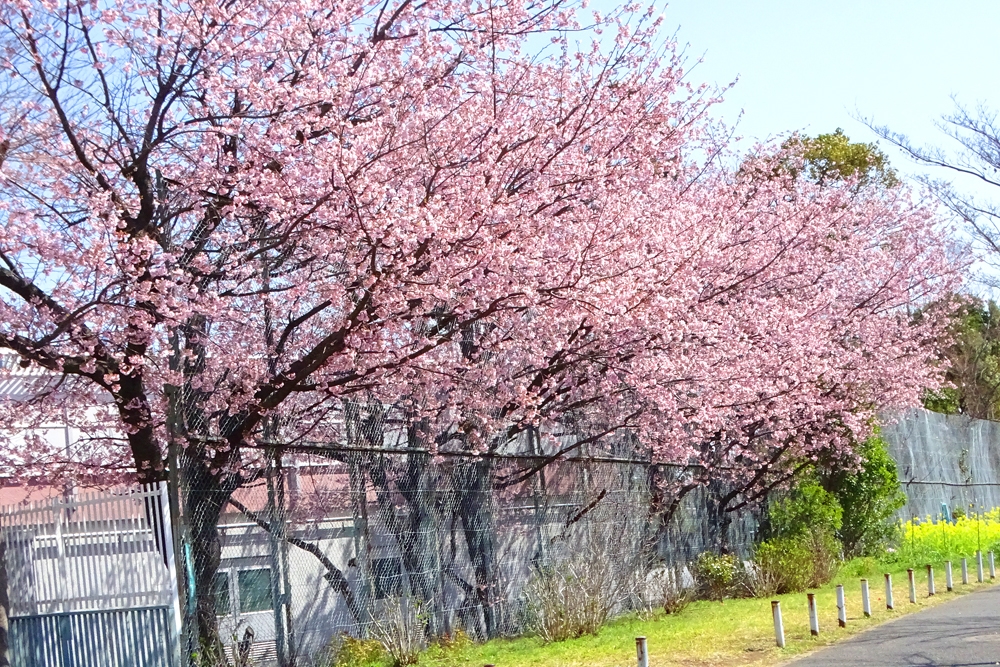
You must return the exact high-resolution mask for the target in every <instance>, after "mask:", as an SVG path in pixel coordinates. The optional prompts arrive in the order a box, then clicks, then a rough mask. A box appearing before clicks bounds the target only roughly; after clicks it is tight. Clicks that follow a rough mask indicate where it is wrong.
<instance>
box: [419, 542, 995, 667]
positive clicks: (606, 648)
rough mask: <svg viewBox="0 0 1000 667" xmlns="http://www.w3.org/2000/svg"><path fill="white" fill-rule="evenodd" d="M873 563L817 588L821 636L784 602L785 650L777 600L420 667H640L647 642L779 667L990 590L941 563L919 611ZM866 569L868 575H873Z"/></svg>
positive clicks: (442, 654) (510, 644)
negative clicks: (890, 589) (888, 602)
mask: <svg viewBox="0 0 1000 667" xmlns="http://www.w3.org/2000/svg"><path fill="white" fill-rule="evenodd" d="M873 566H874V567H876V568H877V567H878V566H876V565H875V564H874V563H871V562H868V563H858V562H853V563H849V564H847V565H846V566H845V567H844V568H842V570H841V574H840V575H839V576H838V577H837V578H835V579H834V580H833V581H832V582H831V583H830V584H829V585H827V586H824V587H823V588H820V589H816V590H814V591H811V592H814V593H816V600H817V605H818V608H819V614H820V635H819V637H811V636H810V634H809V622H808V616H807V611H806V595H805V593H793V594H788V595H779V596H776V597H775V599H777V600H781V608H782V613H783V616H784V624H785V639H786V647H785V648H784V649H779V648H777V647H776V646H775V642H774V626H773V625H772V621H771V603H770V599H739V600H726V601H725V602H723V603H719V602H708V601H699V602H694V603H692V604H691V605H689V606H688V607H687V608H686V609H684V610H683V611H682V612H681V613H679V614H672V615H661V616H658V617H655V618H652V619H648V620H642V619H639V618H634V617H627V618H622V619H618V620H616V621H614V622H612V623H610V624H608V625H607V626H606V627H605V628H604V629H602V630H601V632H600V633H599V634H598V635H596V636H588V637H581V638H579V639H572V640H569V641H565V642H559V643H553V644H544V643H543V642H541V641H540V640H539V639H537V638H534V637H523V638H518V639H505V640H494V641H490V642H487V643H485V644H472V645H465V646H460V647H454V648H451V649H449V650H434V649H432V650H431V651H429V652H427V653H425V654H424V655H423V656H421V659H420V664H421V665H438V666H440V667H453V666H455V667H457V666H459V665H477V666H480V667H481V666H482V665H486V664H493V665H496V666H497V667H584V666H586V667H619V666H621V667H626V666H631V665H634V664H635V638H636V637H637V636H645V637H646V638H647V642H648V647H649V657H650V664H651V665H656V667H674V666H678V667H679V666H681V665H685V666H688V667H696V666H697V667H701V666H706V667H707V666H715V665H718V666H722V665H725V666H726V667H736V666H739V665H776V664H780V663H782V662H785V661H786V660H789V659H791V658H793V657H795V656H797V655H800V654H803V653H807V652H809V651H813V650H815V649H817V648H820V647H823V646H826V645H828V644H832V643H834V642H836V641H838V640H841V639H843V638H845V637H849V636H851V635H854V634H857V633H859V632H862V631H864V630H866V629H868V628H871V627H874V626H876V625H878V624H879V623H884V622H886V621H889V620H891V619H893V618H898V617H900V616H903V615H905V614H909V613H912V612H914V611H919V610H921V609H925V608H927V607H929V606H933V605H935V604H939V603H941V602H945V601H947V600H950V599H954V598H955V597H956V596H958V595H961V594H963V593H968V592H971V591H973V590H976V589H977V588H982V587H984V586H988V585H990V583H991V582H989V573H988V572H987V573H986V577H987V581H986V583H984V584H976V570H975V562H974V561H973V560H971V559H970V561H969V570H970V573H969V576H970V582H971V583H970V585H968V586H963V585H962V584H961V574H960V569H959V563H958V562H957V561H956V562H955V566H954V574H955V583H956V586H955V592H953V593H947V592H946V591H945V576H944V564H943V563H936V564H935V573H934V574H935V576H934V579H935V583H936V584H937V591H938V594H937V595H935V596H934V597H932V598H928V596H927V575H926V571H925V570H924V569H923V568H921V569H920V570H919V571H918V572H917V573H916V574H917V577H916V579H917V604H910V602H909V588H908V585H907V577H906V569H905V567H903V568H900V566H899V565H893V566H887V569H886V570H881V569H875V570H874V571H872V568H873ZM866 570H867V571H866ZM884 571H889V572H891V573H892V575H893V577H892V579H893V585H894V598H895V600H894V601H895V607H896V608H895V610H894V611H888V610H886V608H885V587H884V580H883V577H882V572H884ZM859 574H864V575H866V576H867V578H868V580H869V587H870V591H871V604H872V612H873V614H872V617H871V618H865V617H864V615H863V614H862V611H861V588H860V582H859V576H857V575H859ZM837 584H843V585H844V590H845V594H846V604H847V618H848V621H847V628H843V629H842V628H839V627H837V607H836V605H837V603H836V588H835V587H836V585H837Z"/></svg>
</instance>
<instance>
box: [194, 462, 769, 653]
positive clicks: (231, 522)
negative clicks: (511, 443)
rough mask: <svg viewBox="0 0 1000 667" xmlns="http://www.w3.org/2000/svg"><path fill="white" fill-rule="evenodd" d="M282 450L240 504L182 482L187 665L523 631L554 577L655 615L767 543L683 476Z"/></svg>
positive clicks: (588, 466)
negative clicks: (572, 572)
mask: <svg viewBox="0 0 1000 667" xmlns="http://www.w3.org/2000/svg"><path fill="white" fill-rule="evenodd" d="M272 453H273V454H274V455H273V456H272V457H271V458H270V464H269V465H268V466H267V467H266V468H265V469H264V470H263V471H262V474H261V475H260V476H259V479H257V480H256V481H253V482H251V483H249V484H246V485H244V486H241V487H240V488H238V489H236V490H235V491H233V492H232V493H229V492H228V491H226V490H223V489H218V488H209V489H203V488H197V487H194V486H192V485H191V480H183V481H182V484H181V487H182V492H181V494H180V496H181V499H182V503H181V526H182V530H181V533H182V536H181V537H182V540H181V543H182V544H183V545H184V549H183V554H182V560H183V562H185V571H186V573H187V577H186V582H185V586H182V588H183V589H185V590H186V591H187V603H186V606H185V621H186V622H185V627H186V628H188V642H189V644H188V652H193V651H197V650H198V644H197V642H198V641H199V635H200V636H201V640H200V641H202V642H203V641H204V639H205V636H206V635H211V633H213V632H214V633H217V634H216V636H217V637H218V638H219V639H220V640H221V644H222V645H224V646H225V647H226V648H225V650H226V653H227V656H228V659H230V660H233V661H238V660H239V655H240V653H241V651H242V652H243V653H244V654H245V655H247V656H248V657H251V658H253V659H256V660H261V661H270V660H274V661H277V662H278V663H279V664H283V665H285V664H295V665H310V664H315V663H316V661H317V660H318V659H319V657H320V656H322V655H323V654H324V651H325V650H327V648H328V647H329V645H330V644H331V642H336V641H337V638H338V637H340V636H342V635H344V634H349V635H352V636H358V637H369V638H380V639H383V640H384V641H385V642H391V641H394V640H397V639H399V638H400V637H404V638H405V636H406V635H407V633H408V632H410V631H411V629H412V628H411V627H410V626H413V625H415V624H416V625H419V626H420V628H419V631H414V632H415V633H416V634H418V635H420V636H423V635H424V634H426V635H428V636H443V635H451V634H453V633H455V632H456V631H458V630H461V631H462V632H464V633H466V634H468V635H470V636H471V637H473V638H476V639H485V638H490V637H496V636H503V635H513V634H518V633H520V632H523V631H524V630H525V626H526V624H527V623H529V622H530V618H529V617H530V615H531V609H530V604H529V602H530V597H531V590H532V589H531V585H532V582H535V581H537V580H538V579H539V578H540V577H544V576H545V573H547V572H551V571H553V569H556V568H561V567H570V566H572V567H583V566H586V567H588V568H591V570H593V568H594V567H598V566H599V568H600V571H596V572H595V571H590V572H589V573H588V574H587V576H588V577H589V578H591V579H594V580H595V581H598V580H599V581H601V582H604V583H603V584H601V585H603V586H605V587H606V588H607V589H608V591H609V596H611V597H612V598H613V599H610V600H609V601H608V602H607V606H608V607H609V609H608V612H609V613H618V612H624V611H628V610H631V609H638V608H640V607H642V606H643V605H648V604H649V600H647V599H645V597H644V595H645V585H646V579H647V577H648V576H649V575H650V574H651V573H654V571H656V570H662V569H664V568H670V567H671V566H676V567H675V569H674V571H675V572H682V570H683V567H684V566H685V565H686V564H687V563H689V562H691V561H692V560H693V559H695V558H696V557H697V555H698V554H699V553H701V552H702V551H703V550H705V549H706V548H707V547H708V546H709V545H712V546H713V547H715V548H717V547H718V545H719V544H720V543H722V544H724V545H725V547H726V548H727V549H731V550H733V551H736V552H737V553H742V554H744V555H745V554H746V553H747V551H748V549H749V547H750V544H751V542H752V538H753V530H754V525H755V522H754V516H753V513H752V512H744V513H740V517H739V518H738V519H735V520H730V517H728V516H722V517H720V516H718V515H716V514H713V513H711V512H708V511H707V508H708V507H710V506H711V498H710V497H709V496H710V495H711V490H710V489H694V490H686V491H685V492H684V493H683V495H681V494H680V492H679V491H678V486H677V482H678V480H680V479H682V478H683V477H684V473H685V470H684V468H682V467H676V466H674V467H671V466H653V465H650V464H649V463H644V462H641V461H631V460H626V459H614V458H608V457H605V458H601V457H598V456H588V455H585V454H580V455H576V456H571V457H567V459H563V460H557V461H552V460H549V459H547V458H546V457H545V455H544V454H530V453H527V454H525V453H519V452H517V451H516V448H514V450H511V448H508V451H506V452H505V453H499V452H493V453H489V454H463V455H459V454H456V453H450V454H449V453H445V452H437V453H435V454H432V453H430V452H426V451H419V450H418V451H405V450H401V449H400V448H394V447H388V446H387V447H384V448H381V449H377V448H368V449H364V448H360V447H354V448H352V447H348V446H346V445H341V446H328V447H321V446H317V445H311V446H308V447H305V446H298V447H293V448H284V451H283V452H282V453H281V454H280V455H279V454H278V453H277V449H276V450H275V451H274V452H272ZM185 485H186V486H185ZM185 503H186V505H185ZM216 513H217V514H218V516H217V517H216ZM216 526H217V528H216ZM213 529H214V532H213ZM679 576H689V575H684V574H680V575H679ZM213 623H214V624H215V627H214V628H213V627H211V626H212V624H213ZM202 650H204V648H202Z"/></svg>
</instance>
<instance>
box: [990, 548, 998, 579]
mask: <svg viewBox="0 0 1000 667" xmlns="http://www.w3.org/2000/svg"><path fill="white" fill-rule="evenodd" d="M996 578H997V566H996V563H994V562H993V552H992V551H991V552H990V579H996Z"/></svg>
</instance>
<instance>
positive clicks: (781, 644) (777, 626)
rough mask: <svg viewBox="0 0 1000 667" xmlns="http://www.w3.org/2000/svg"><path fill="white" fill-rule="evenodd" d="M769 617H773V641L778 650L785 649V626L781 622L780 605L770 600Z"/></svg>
mask: <svg viewBox="0 0 1000 667" xmlns="http://www.w3.org/2000/svg"><path fill="white" fill-rule="evenodd" d="M771 616H773V617H774V641H776V642H777V643H778V648H785V624H784V623H782V622H781V603H780V602H779V601H777V600H771Z"/></svg>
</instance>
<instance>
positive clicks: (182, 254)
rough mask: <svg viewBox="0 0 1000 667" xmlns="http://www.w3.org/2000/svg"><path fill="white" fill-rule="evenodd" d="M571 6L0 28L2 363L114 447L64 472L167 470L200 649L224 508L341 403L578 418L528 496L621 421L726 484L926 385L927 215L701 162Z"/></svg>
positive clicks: (682, 104)
mask: <svg viewBox="0 0 1000 667" xmlns="http://www.w3.org/2000/svg"><path fill="white" fill-rule="evenodd" d="M578 9H579V8H578V7H576V6H574V5H570V4H567V3H565V2H563V1H561V0H551V1H549V2H543V3H533V2H524V3H519V2H515V1H513V0H512V1H511V2H508V3H500V4H496V3H492V2H479V1H478V0H443V1H442V2H434V3H423V4H416V3H413V2H411V1H410V0H400V1H398V2H392V1H391V0H383V1H380V2H374V1H363V2H351V3H334V4H333V5H318V4H314V3H310V2H306V1H304V0H289V1H288V2H282V3H276V2H271V1H268V2H261V1H255V0H237V1H234V2H227V3H221V4H220V3H213V2H206V1H203V0H196V1H194V2H185V3H176V4H175V3H170V2H161V3H158V4H156V5H145V4H140V3H124V4H120V5H115V6H113V7H108V6H103V5H100V4H94V3H84V2H76V1H73V2H67V3H42V2H36V1H32V0H15V1H14V2H11V3H8V4H6V5H4V7H3V8H2V9H0V25H2V26H3V36H2V37H0V63H2V65H0V66H2V68H3V77H4V83H3V86H4V89H3V97H2V106H0V146H2V156H3V157H2V164H0V216H2V218H0V222H2V226H0V348H4V349H7V350H11V351H13V352H14V353H16V354H17V355H18V356H19V357H20V359H22V360H23V363H25V364H28V365H32V366H36V367H40V368H43V369H47V370H48V371H51V372H52V373H54V374H56V376H57V377H58V378H59V380H58V387H59V390H58V391H56V390H54V389H53V388H52V387H48V386H47V387H45V390H44V391H42V392H41V394H42V395H41V396H40V397H39V399H38V401H37V402H36V407H37V408H38V410H39V413H40V414H41V413H42V412H44V411H45V410H46V409H52V408H53V407H55V404H56V403H58V407H59V409H68V410H71V411H72V410H79V411H83V410H84V409H90V408H91V406H95V405H101V406H104V408H102V411H103V413H105V414H106V418H104V419H100V418H93V419H92V420H93V422H94V424H95V426H94V428H95V432H99V433H103V434H105V435H106V433H107V430H106V429H107V428H108V427H109V425H111V426H114V427H116V428H117V431H118V432H119V433H121V434H122V441H113V440H110V439H108V438H106V437H105V438H104V439H103V441H102V444H101V445H100V447H97V446H94V447H92V448H91V449H90V450H89V454H88V455H87V456H86V457H84V459H82V460H83V462H84V463H87V464H90V465H93V466H97V467H103V468H105V469H107V468H108V467H115V466H125V465H127V466H129V467H131V468H132V469H133V470H134V471H135V476H136V477H135V478H136V479H138V480H139V481H143V482H150V481H156V480H160V479H163V478H164V477H165V475H166V470H167V467H168V460H169V459H170V458H171V457H170V456H168V452H170V451H174V452H175V453H177V456H176V458H177V459H178V460H179V461H181V462H182V464H183V466H184V470H183V473H184V476H185V478H186V486H185V488H187V489H189V491H188V495H187V496H186V497H185V498H183V499H182V500H183V504H184V505H185V507H187V508H195V509H197V511H196V512H192V513H191V514H190V519H189V521H190V527H191V532H192V539H193V540H195V541H196V542H197V543H198V544H199V546H200V548H199V549H196V550H195V554H196V556H195V563H194V571H195V580H196V588H197V590H198V624H199V633H200V635H201V636H202V637H203V638H211V637H212V636H213V635H214V631H215V610H214V600H213V599H212V598H211V590H212V587H211V582H212V578H213V576H214V575H215V573H216V570H217V568H218V565H219V557H220V556H219V548H218V545H219V542H218V539H219V538H218V532H217V530H216V524H217V521H218V518H219V515H220V513H221V512H222V510H223V508H224V507H225V506H226V504H227V503H228V502H229V500H230V498H231V497H232V494H233V492H234V491H235V490H236V489H238V488H240V487H241V486H242V485H245V484H247V483H249V482H251V481H254V480H255V479H258V478H260V477H261V476H262V475H263V474H265V470H266V466H265V464H264V461H265V458H266V451H267V450H268V448H273V447H274V446H275V443H281V445H282V446H284V447H291V446H294V445H295V444H296V443H305V442H308V441H323V440H328V441H329V440H332V439H334V438H335V437H338V436H337V429H338V428H340V426H339V424H340V423H341V422H339V421H338V420H337V419H333V418H331V417H332V415H335V414H336V415H339V414H341V413H342V412H343V410H344V405H345V401H346V402H347V404H348V405H350V404H352V402H353V404H355V405H357V404H361V405H364V406H368V407H366V409H374V408H372V407H371V406H380V405H381V406H389V405H394V406H400V407H401V408H402V409H404V410H405V411H407V414H409V415H410V417H409V419H410V421H411V422H412V424H414V425H420V426H419V428H414V431H413V438H414V441H416V440H420V441H421V442H422V443H423V444H424V445H427V446H428V447H429V448H430V449H431V450H434V451H437V450H438V449H441V448H443V449H445V450H447V449H453V450H457V451H461V452H467V453H470V454H477V455H483V454H489V453H491V452H492V453H496V452H498V451H500V449H501V448H502V447H504V446H505V443H509V442H510V440H511V439H512V438H514V437H517V436H518V434H519V433H521V432H523V431H524V430H525V429H528V428H535V427H537V426H538V425H539V424H548V425H551V427H547V428H546V432H547V433H555V432H557V431H558V426H559V425H567V424H572V425H573V429H574V433H575V435H574V437H572V438H557V437H555V436H553V437H552V441H551V442H550V443H549V446H548V448H547V449H546V450H545V454H544V455H543V456H542V457H541V458H540V459H539V460H538V462H537V463H536V464H534V465H531V466H528V467H526V469H524V470H523V471H521V472H520V473H518V475H517V477H518V478H520V479H524V478H525V476H530V475H532V474H534V473H535V472H537V470H539V469H541V468H542V467H543V466H544V465H547V464H548V463H551V462H553V461H556V460H558V459H559V458H560V457H564V456H566V455H568V454H569V453H571V452H573V451H576V450H578V449H579V448H580V447H582V446H583V445H585V444H588V443H599V442H601V441H602V439H604V438H606V436H608V435H610V434H613V433H617V432H621V431H623V430H628V431H630V432H633V433H635V434H636V437H635V439H634V441H635V443H636V445H635V446H636V451H637V452H641V453H643V454H645V455H648V457H649V459H650V460H651V461H670V462H683V463H685V464H686V463H691V462H695V463H699V464H700V465H703V466H704V469H705V470H706V471H708V473H709V474H708V476H707V477H706V479H708V477H712V478H716V479H717V478H719V476H725V477H726V478H727V479H729V480H730V481H731V482H733V483H737V482H738V483H740V484H742V485H743V488H744V489H745V490H746V491H747V492H750V491H752V490H754V489H757V488H759V487H761V485H762V484H764V483H774V480H780V479H781V478H782V475H785V474H786V473H787V466H786V465H785V463H786V462H787V461H789V460H791V459H792V458H793V457H798V458H801V457H809V456H813V455H816V454H817V452H820V451H826V450H830V449H832V450H836V451H841V450H843V448H844V447H845V446H846V445H847V443H849V441H850V437H851V436H858V437H863V435H864V433H865V432H866V428H867V427H866V425H867V423H868V420H869V418H870V417H871V415H872V414H873V412H874V410H875V409H877V408H878V407H879V406H882V405H885V404H906V403H909V402H913V401H915V400H916V398H917V396H918V393H919V389H920V388H921V387H922V386H925V385H926V384H927V378H928V374H929V373H931V372H932V371H931V370H929V369H928V367H927V365H926V364H925V360H926V357H927V356H928V351H927V349H926V341H927V340H930V339H931V338H933V336H931V335H930V334H931V333H932V332H933V331H934V330H935V327H936V326H938V325H937V323H936V322H935V321H933V320H931V319H928V320H925V321H924V322H923V323H922V324H921V326H919V327H914V326H911V324H910V323H909V321H908V318H906V316H905V315H906V309H907V308H909V307H910V306H911V305H914V304H918V303H921V302H922V301H923V300H925V299H927V298H930V297H933V296H934V295H936V294H938V293H940V292H941V291H942V290H944V289H947V288H950V287H951V286H952V282H953V280H954V269H953V268H952V267H950V266H949V265H948V259H949V258H948V255H947V252H946V237H945V236H944V234H943V233H942V232H941V231H940V230H939V229H938V228H937V226H936V223H935V219H934V215H933V210H932V209H931V208H929V207H927V206H926V205H923V204H922V203H921V202H920V201H916V200H914V199H913V198H912V196H911V194H910V193H909V192H908V191H907V190H906V189H905V188H903V187H901V186H900V187H897V188H894V189H891V190H890V191H889V192H887V193H879V194H878V196H874V195H868V194H866V193H865V192H863V191H860V190H859V189H857V188H846V187H845V188H837V187H832V188H831V187H819V186H818V185H816V184H810V183H806V182H803V181H801V180H797V179H795V178H794V176H793V175H791V174H783V173H781V171H780V170H776V167H775V165H777V164H784V163H786V161H787V160H788V159H795V158H796V156H794V155H791V156H789V155H785V154H782V155H780V156H775V155H774V154H773V153H774V151H773V150H771V151H770V154H769V152H768V151H766V150H765V151H762V154H761V156H758V157H754V158H752V159H749V160H747V161H745V162H744V166H743V167H742V168H740V169H739V170H727V169H725V168H724V167H723V166H721V165H720V164H719V163H717V162H715V161H714V160H712V159H710V158H709V157H706V156H714V155H718V154H719V152H720V151H722V150H724V146H721V145H719V144H718V143H717V142H716V141H715V140H714V139H713V137H715V136H716V134H715V133H713V132H712V131H711V130H712V127H711V125H710V123H709V121H708V120H707V118H706V112H707V108H708V107H709V106H710V105H711V103H712V102H713V101H714V100H713V98H712V96H711V94H709V92H707V91H706V90H704V89H701V88H693V87H692V86H691V85H689V84H688V83H687V82H686V79H685V75H684V71H683V68H682V62H681V60H680V59H679V57H678V56H677V55H676V54H675V52H674V51H673V49H672V45H671V44H670V43H669V42H664V41H663V40H662V39H660V38H659V37H658V36H657V35H658V33H657V30H658V26H659V24H658V21H656V20H653V19H652V18H651V16H650V15H649V14H643V13H641V12H639V13H636V8H634V7H630V6H626V7H624V8H623V9H622V10H620V11H619V12H618V13H616V14H614V15H612V16H610V17H601V16H595V17H594V18H593V19H588V21H590V23H588V24H586V25H581V23H579V21H580V20H582V19H580V18H579V16H582V14H579V12H578ZM578 14H579V16H578ZM602 33H603V34H602ZM543 43H544V44H543ZM539 51H540V53H539ZM8 413H9V414H7V415H6V416H5V417H6V419H7V421H8V422H9V423H11V424H16V423H19V420H21V422H23V420H24V419H25V408H24V406H23V405H17V406H8ZM91 417H93V415H91ZM4 457H5V460H6V462H7V465H23V463H24V462H25V460H26V457H27V455H26V454H25V452H23V451H21V452H19V451H16V450H14V451H11V450H8V451H7V452H6V453H5V454H4ZM32 457H33V458H32V460H33V461H44V460H45V458H46V457H45V456H36V455H34V454H32ZM109 461H110V462H113V463H114V465H112V464H111V463H109ZM79 462H80V460H79V459H78V461H77V463H79ZM369 474H371V473H370V471H369ZM456 474H462V475H465V476H466V480H467V482H468V483H467V484H466V488H469V489H472V490H475V489H480V490H483V491H488V490H489V489H491V488H496V487H502V486H503V485H504V484H509V483H514V482H515V481H516V479H495V478H494V477H493V475H492V473H491V471H490V469H489V464H488V457H487V458H480V459H477V462H474V463H469V464H468V466H467V467H465V468H462V469H461V470H460V471H458V473H456ZM416 478H419V475H417V477H416ZM706 479H692V480H689V482H690V483H691V484H702V483H705V481H706ZM372 480H373V481H374V477H373V478H372ZM744 495H745V493H744ZM478 509H481V508H478ZM470 511H473V509H470ZM477 511H478V510H477ZM463 519H464V520H467V521H470V522H471V521H476V520H478V519H477V518H476V517H475V516H471V515H470V516H469V517H463ZM472 551H473V549H472V548H471V547H470V553H471V552H472ZM481 551H482V553H483V554H485V553H487V552H488V551H489V545H483V546H482V549H481ZM477 577H480V578H482V579H483V580H484V581H485V580H488V579H489V577H490V565H489V563H488V558H487V557H486V556H485V555H484V557H483V566H482V567H481V568H479V567H478V566H477ZM479 584H480V588H481V589H482V586H483V582H479ZM486 606H488V601H486Z"/></svg>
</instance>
